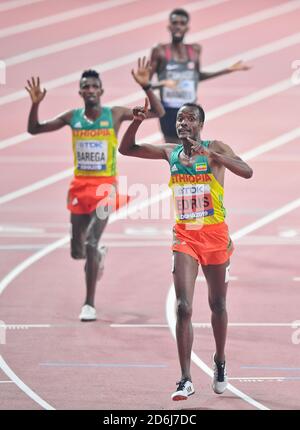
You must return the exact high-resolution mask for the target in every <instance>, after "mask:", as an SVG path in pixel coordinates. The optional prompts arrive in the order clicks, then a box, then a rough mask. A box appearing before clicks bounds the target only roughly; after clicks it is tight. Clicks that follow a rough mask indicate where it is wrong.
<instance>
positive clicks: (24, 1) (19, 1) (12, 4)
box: [0, 0, 45, 12]
mask: <svg viewBox="0 0 300 430" xmlns="http://www.w3.org/2000/svg"><path fill="white" fill-rule="evenodd" d="M42 1H45V0H10V1H6V2H4V3H1V4H0V12H4V11H7V10H11V9H17V8H18V7H22V6H29V5H30V4H33V3H41V2H42Z"/></svg>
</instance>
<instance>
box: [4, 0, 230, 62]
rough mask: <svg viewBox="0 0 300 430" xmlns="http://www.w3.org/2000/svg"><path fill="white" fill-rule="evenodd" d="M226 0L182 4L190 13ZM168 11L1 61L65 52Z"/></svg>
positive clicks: (164, 17)
mask: <svg viewBox="0 0 300 430" xmlns="http://www.w3.org/2000/svg"><path fill="white" fill-rule="evenodd" d="M228 1H229V0H204V1H203V0H201V1H198V2H195V3H188V4H186V5H184V9H185V10H187V11H188V12H190V13H191V12H194V11H196V10H200V9H206V8H209V7H212V6H216V5H218V4H221V3H224V2H228ZM169 13H170V9H166V10H164V11H162V12H159V13H156V14H153V15H150V16H147V17H143V18H138V19H134V20H132V21H128V22H126V23H125V24H124V23H123V24H118V25H115V26H112V27H109V28H105V29H104V30H100V31H95V32H92V33H87V34H84V35H82V36H79V37H75V38H72V39H67V40H64V41H63V42H59V43H53V44H51V45H48V46H43V47H41V48H38V49H33V50H31V51H27V52H23V53H22V54H18V55H15V56H13V57H9V58H5V59H4V60H3V61H4V62H5V64H6V66H7V67H9V66H14V65H16V64H20V63H24V62H26V61H31V60H33V59H36V58H41V57H45V56H47V55H50V54H56V53H57V52H62V51H64V52H65V51H66V50H67V49H71V48H75V47H78V46H82V45H86V44H88V43H93V42H96V41H99V40H103V39H106V38H109V37H114V36H116V35H118V34H123V33H127V32H129V31H133V30H137V29H139V28H145V27H146V26H149V25H153V24H156V23H158V22H161V21H167V19H168V16H169ZM149 49H150V48H149Z"/></svg>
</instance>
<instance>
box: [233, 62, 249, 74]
mask: <svg viewBox="0 0 300 430" xmlns="http://www.w3.org/2000/svg"><path fill="white" fill-rule="evenodd" d="M228 69H229V70H230V71H231V72H239V71H245V70H249V69H251V66H248V64H246V63H244V61H238V62H237V63H234V64H232V65H231V66H230V67H229V68H228Z"/></svg>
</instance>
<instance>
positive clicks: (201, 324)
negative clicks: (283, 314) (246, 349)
mask: <svg viewBox="0 0 300 430" xmlns="http://www.w3.org/2000/svg"><path fill="white" fill-rule="evenodd" d="M192 324H193V327H195V328H211V323H210V322H198V323H197V322H194V323H192ZM110 327H112V328H166V327H169V326H168V324H110ZM228 327H247V328H248V327H264V328H266V327H289V328H290V327H294V322H290V323H265V322H262V323H261V322H237V323H228ZM299 370H300V369H299Z"/></svg>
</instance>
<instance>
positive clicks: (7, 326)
mask: <svg viewBox="0 0 300 430" xmlns="http://www.w3.org/2000/svg"><path fill="white" fill-rule="evenodd" d="M109 326H110V327H112V328H169V326H168V324H125V323H124V324H116V323H114V324H110V325H109ZM299 326H300V325H299ZM72 327H77V328H83V329H85V328H87V325H86V324H82V323H78V324H2V323H1V324H0V328H1V329H6V330H16V331H17V330H28V329H31V328H33V329H34V328H72ZM193 327H195V328H209V329H210V328H211V323H210V322H194V323H193ZM228 327H232V328H233V327H238V328H241V327H242V328H243V327H247V328H249V327H250V328H251V327H254V328H261V327H262V328H278V327H287V328H291V327H292V328H295V321H293V322H290V323H265V322H238V323H232V322H231V323H228Z"/></svg>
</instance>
